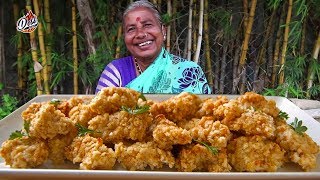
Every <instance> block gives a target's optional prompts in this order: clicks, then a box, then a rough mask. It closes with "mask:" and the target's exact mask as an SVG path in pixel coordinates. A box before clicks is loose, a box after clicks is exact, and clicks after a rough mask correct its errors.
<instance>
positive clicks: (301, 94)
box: [262, 82, 306, 98]
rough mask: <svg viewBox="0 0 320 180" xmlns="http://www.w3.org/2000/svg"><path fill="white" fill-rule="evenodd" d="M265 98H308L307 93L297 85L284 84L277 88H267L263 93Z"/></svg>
mask: <svg viewBox="0 0 320 180" xmlns="http://www.w3.org/2000/svg"><path fill="white" fill-rule="evenodd" d="M262 94H263V95H264V96H283V97H287V98H291V97H294V98H306V92H305V91H303V89H302V88H301V87H299V86H297V85H296V84H295V83H293V82H291V83H284V84H281V85H279V86H277V87H276V88H265V89H264V92H262Z"/></svg>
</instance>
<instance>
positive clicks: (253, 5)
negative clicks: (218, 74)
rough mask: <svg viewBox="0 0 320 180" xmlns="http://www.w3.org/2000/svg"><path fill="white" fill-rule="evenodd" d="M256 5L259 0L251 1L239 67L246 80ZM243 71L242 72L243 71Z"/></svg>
mask: <svg viewBox="0 0 320 180" xmlns="http://www.w3.org/2000/svg"><path fill="white" fill-rule="evenodd" d="M256 5H257V0H252V1H251V7H250V14H249V19H248V25H247V29H246V34H245V37H244V40H243V42H242V47H241V49H242V50H241V55H240V60H239V61H240V62H239V68H238V72H239V73H238V74H241V79H242V80H245V68H244V66H245V62H246V57H247V51H248V45H249V39H250V34H251V29H252V24H253V20H254V15H255V10H256ZM241 71H242V73H241ZM241 85H242V87H244V83H242V84H241ZM240 91H241V92H240V93H241V94H243V93H244V92H243V91H244V89H243V88H241V89H240Z"/></svg>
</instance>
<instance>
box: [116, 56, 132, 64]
mask: <svg viewBox="0 0 320 180" xmlns="http://www.w3.org/2000/svg"><path fill="white" fill-rule="evenodd" d="M131 59H132V56H126V57H122V58H118V59H114V60H112V61H111V63H113V64H117V63H125V62H130V61H131Z"/></svg>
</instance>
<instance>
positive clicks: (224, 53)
mask: <svg viewBox="0 0 320 180" xmlns="http://www.w3.org/2000/svg"><path fill="white" fill-rule="evenodd" d="M224 36H225V37H224V38H223V47H222V58H221V72H220V83H219V84H220V85H219V87H220V90H219V93H221V94H224V87H225V86H224V84H225V82H224V81H225V78H226V68H227V53H228V37H227V35H224Z"/></svg>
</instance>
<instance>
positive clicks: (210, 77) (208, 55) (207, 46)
mask: <svg viewBox="0 0 320 180" xmlns="http://www.w3.org/2000/svg"><path fill="white" fill-rule="evenodd" d="M208 7H209V5H208V0H205V1H204V11H205V13H204V15H203V18H204V25H203V28H204V42H205V43H204V44H205V47H204V48H205V55H206V66H207V67H206V70H207V78H208V84H209V86H210V88H211V89H213V75H212V63H211V53H210V39H209V18H208Z"/></svg>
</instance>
